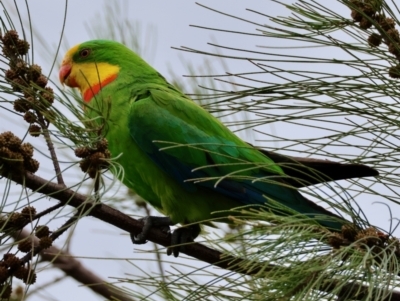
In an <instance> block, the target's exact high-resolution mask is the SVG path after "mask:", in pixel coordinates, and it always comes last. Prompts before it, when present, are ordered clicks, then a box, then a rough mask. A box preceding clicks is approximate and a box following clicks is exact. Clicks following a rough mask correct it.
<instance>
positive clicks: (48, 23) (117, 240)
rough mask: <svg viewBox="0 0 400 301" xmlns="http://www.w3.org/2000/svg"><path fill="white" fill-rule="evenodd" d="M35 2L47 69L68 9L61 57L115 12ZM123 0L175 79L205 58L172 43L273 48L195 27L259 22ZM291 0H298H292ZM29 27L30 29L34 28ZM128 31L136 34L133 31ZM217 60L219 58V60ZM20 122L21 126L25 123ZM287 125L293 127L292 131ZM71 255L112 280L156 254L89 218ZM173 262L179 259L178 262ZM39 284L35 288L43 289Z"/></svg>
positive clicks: (235, 1) (274, 11)
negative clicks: (145, 251)
mask: <svg viewBox="0 0 400 301" xmlns="http://www.w3.org/2000/svg"><path fill="white" fill-rule="evenodd" d="M4 2H5V3H6V6H7V8H8V10H9V13H10V14H11V16H12V18H13V19H14V22H18V19H17V18H16V17H15V16H16V12H17V11H16V10H15V8H14V1H11V0H8V1H4ZM27 2H28V3H29V11H30V18H31V20H32V24H33V28H34V30H35V31H36V32H37V33H39V34H40V36H41V37H43V38H44V40H45V41H46V43H47V45H46V46H45V47H43V44H41V43H40V42H39V41H38V40H34V47H36V49H38V52H35V62H37V63H38V64H39V65H41V66H42V67H43V68H44V70H50V67H51V66H52V62H53V59H54V55H55V49H56V46H57V45H58V42H59V40H60V34H61V32H62V26H63V22H64V14H65V9H67V19H66V23H65V30H64V36H63V43H62V47H61V54H60V55H62V54H63V52H64V51H65V50H66V48H67V45H69V46H73V45H75V44H78V43H81V42H83V41H86V40H89V39H92V38H93V35H92V34H90V32H88V30H87V28H92V27H93V23H94V22H98V23H103V24H106V22H107V20H108V19H107V14H108V13H109V9H106V3H110V2H111V1H98V0H86V1H82V0H70V1H68V2H63V1H54V0H32V1H27ZM116 2H118V3H124V4H123V5H121V8H123V9H122V11H121V18H123V17H127V18H128V19H131V20H132V22H137V23H138V24H140V25H141V29H142V32H141V36H140V38H139V40H140V41H141V42H142V43H145V44H146V45H147V47H148V50H146V49H145V50H144V51H143V53H142V55H143V56H144V57H145V59H147V60H148V61H149V62H150V63H151V64H152V65H153V66H154V67H155V68H156V69H157V70H159V71H160V72H161V73H162V74H164V75H166V76H167V77H168V76H169V74H170V71H171V70H173V72H174V73H175V74H178V75H183V74H187V73H188V70H187V68H186V67H185V66H184V64H182V59H183V60H186V61H188V62H190V63H191V64H193V66H194V67H195V68H201V67H202V64H203V62H204V57H202V56H201V55H197V54H188V53H184V52H181V51H177V50H174V49H172V47H180V46H187V47H191V48H195V49H201V50H206V51H212V50H213V47H212V46H210V45H207V43H209V42H216V43H218V44H221V45H225V46H232V47H242V48H248V49H253V50H257V48H256V46H257V45H270V44H271V43H272V40H271V39H269V40H268V39H266V38H260V37H247V36H243V35H237V34H236V35H234V34H229V33H222V32H217V31H209V30H205V29H199V28H194V27H191V26H190V25H200V26H205V27H216V28H222V29H229V30H236V31H241V32H243V31H245V32H254V33H259V32H257V31H256V29H257V28H258V26H256V25H254V24H250V23H246V22H243V21H240V20H237V19H234V18H230V17H227V16H223V15H221V14H218V13H215V12H213V11H210V10H208V9H205V8H203V7H201V6H199V5H196V4H195V2H194V1H189V0H174V1H160V0H146V1H143V0H131V1H112V2H111V3H116ZM283 2H292V1H289V0H287V1H283ZM17 3H18V5H19V12H20V14H21V16H22V19H23V20H24V22H26V21H27V18H28V14H27V11H26V9H25V1H17ZM200 3H201V4H202V5H205V6H209V7H212V8H213V9H216V10H220V11H223V12H225V13H227V14H232V15H235V16H238V17H241V18H247V19H249V20H252V21H254V22H257V23H261V24H264V23H268V22H269V20H268V18H266V17H265V16H261V15H257V14H255V13H252V12H249V11H246V8H250V9H253V10H255V11H259V12H262V13H264V14H267V15H272V16H279V15H287V14H288V12H287V10H285V8H284V7H283V6H281V5H278V4H276V3H275V2H273V1H270V0H247V1H239V0H224V1H222V0H221V1H215V0H201V1H200ZM334 8H337V9H338V10H339V11H343V13H346V14H349V12H348V11H347V10H346V11H345V10H344V8H341V7H340V6H339V5H337V6H336V5H334ZM105 26H106V25H105ZM25 29H26V30H27V28H25ZM126 34H127V35H129V32H128V33H126ZM211 60H214V59H213V58H211ZM59 63H60V62H59V61H57V62H56V65H55V68H54V69H53V72H52V75H51V78H52V79H54V80H56V79H57V74H58V66H59ZM243 64H244V63H243V62H238V61H235V60H230V61H229V62H227V66H228V69H229V70H226V69H224V68H223V67H222V66H221V65H220V64H219V63H218V62H217V61H216V60H215V66H214V67H215V68H216V70H218V71H219V72H221V73H222V72H224V71H231V72H235V71H240V70H243V68H249V69H251V67H250V64H249V63H248V64H249V66H247V65H246V66H244V65H243ZM246 64H247V63H246ZM46 68H47V69H46ZM0 114H1V113H0ZM0 118H1V117H0ZM17 123H19V121H18V122H17ZM24 126H25V125H24V124H20V125H19V128H20V133H24V131H25V129H24ZM11 129H12V130H14V129H16V128H15V121H13V120H10V119H5V122H1V123H0V132H3V131H6V130H11ZM273 130H274V131H278V132H279V134H281V135H282V134H283V133H284V132H283V131H285V129H282V130H281V129H273ZM286 130H287V131H288V132H290V129H286ZM39 145H40V144H39ZM42 147H44V146H42ZM40 172H42V175H46V173H49V172H51V166H47V167H43V169H42V167H41V171H40ZM73 180H74V179H70V181H73ZM47 205H48V204H47V203H44V204H42V206H43V208H45V207H46V206H47ZM375 208H376V207H375ZM130 213H132V212H130ZM371 216H372V214H371ZM372 218H373V221H374V222H376V223H379V222H381V223H382V224H381V225H382V226H384V225H387V220H385V221H381V220H380V219H379V218H376V219H374V216H372ZM62 222H63V219H62V218H59V219H58V225H59V224H61V223H62ZM62 241H63V240H60V241H58V242H57V246H59V247H62V243H61V242H62ZM149 245H150V244H149ZM146 248H151V245H150V246H143V247H142V246H140V247H139V249H146ZM70 252H71V253H73V254H74V255H76V256H77V257H78V258H79V257H90V258H93V259H82V261H83V262H84V263H85V265H86V266H87V267H89V268H91V269H93V270H94V271H95V272H96V273H98V274H99V275H100V276H101V277H103V278H105V279H106V278H107V277H124V275H125V274H135V273H140V272H139V271H138V270H137V268H135V267H134V266H132V265H128V264H126V263H125V262H124V259H126V258H134V259H135V262H138V261H137V259H139V258H154V255H152V254H150V255H146V254H141V253H140V252H138V251H134V246H132V244H131V243H130V240H129V238H128V236H127V235H126V234H125V233H122V232H121V231H119V230H118V229H116V228H113V227H111V226H107V225H105V224H104V223H102V222H99V221H96V220H94V219H92V218H84V219H82V220H81V221H80V222H79V224H78V226H77V229H76V230H75V234H74V236H73V240H72V243H71V247H70ZM96 257H99V258H115V259H113V260H100V259H96ZM170 260H171V262H172V263H173V262H174V260H175V259H170ZM141 267H142V268H144V269H146V270H147V271H149V272H151V270H152V269H154V270H156V269H157V267H156V265H154V264H152V263H150V262H147V261H142V262H141ZM61 275H62V273H60V272H58V271H54V270H49V271H48V272H44V273H39V275H38V285H40V284H43V283H46V282H47V281H50V280H51V279H52V278H53V277H55V276H61ZM35 286H36V285H35ZM35 286H34V287H33V288H35ZM60 289H62V294H60ZM46 291H47V293H48V294H49V295H51V296H52V297H53V299H49V300H59V301H67V300H68V301H69V300H86V301H91V300H102V298H101V297H99V296H97V295H94V294H93V293H92V292H91V291H90V290H88V289H85V288H82V287H78V284H77V283H75V282H74V281H73V280H69V279H67V280H63V281H62V282H60V283H59V284H57V285H53V286H50V287H49V288H48V289H46ZM77 296H79V299H77ZM31 300H35V301H36V300H45V299H44V298H43V296H37V297H35V298H32V299H31Z"/></svg>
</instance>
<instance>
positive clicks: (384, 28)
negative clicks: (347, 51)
mask: <svg viewBox="0 0 400 301" xmlns="http://www.w3.org/2000/svg"><path fill="white" fill-rule="evenodd" d="M350 4H351V8H352V10H351V17H352V18H353V20H354V22H356V23H359V26H360V28H362V29H368V28H371V27H374V28H375V29H376V30H377V31H378V33H372V34H371V35H370V36H369V38H368V44H369V45H370V46H371V47H378V46H379V45H381V43H382V42H383V43H384V44H386V45H387V47H388V50H389V52H390V53H391V54H393V55H394V56H395V57H396V59H397V60H398V61H399V62H400V35H399V31H398V30H397V29H396V28H395V27H396V22H395V21H394V20H393V18H388V17H386V16H384V15H383V14H382V13H380V9H381V6H382V1H379V0H351V1H350ZM389 76H390V77H392V78H400V64H398V65H396V66H392V67H390V68H389Z"/></svg>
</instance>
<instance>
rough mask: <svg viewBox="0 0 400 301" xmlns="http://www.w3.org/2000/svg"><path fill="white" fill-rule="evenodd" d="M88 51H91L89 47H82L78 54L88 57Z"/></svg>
mask: <svg viewBox="0 0 400 301" xmlns="http://www.w3.org/2000/svg"><path fill="white" fill-rule="evenodd" d="M90 52H91V51H90V49H88V48H85V49H82V50H81V51H80V52H79V55H80V57H82V58H85V57H88V56H89V54H90Z"/></svg>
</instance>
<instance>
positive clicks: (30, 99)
mask: <svg viewBox="0 0 400 301" xmlns="http://www.w3.org/2000/svg"><path fill="white" fill-rule="evenodd" d="M0 42H2V50H3V54H4V56H5V57H6V58H8V60H9V67H10V69H8V70H7V71H5V79H6V80H7V81H8V82H9V83H10V85H11V87H12V89H13V90H14V91H16V92H21V93H22V94H23V97H21V98H18V99H17V100H15V101H14V110H15V111H17V112H19V113H23V114H24V120H25V121H26V122H27V123H29V124H30V126H29V133H30V134H31V135H32V136H34V137H37V136H39V135H40V134H41V128H42V127H43V126H46V125H45V124H43V121H42V122H41V120H40V118H39V115H38V114H41V115H44V116H46V111H47V109H48V108H49V107H50V106H51V105H52V103H53V102H54V92H53V89H51V88H50V87H46V86H47V83H48V80H47V78H46V76H44V75H43V74H42V68H41V67H40V66H38V65H35V64H33V65H28V64H27V63H26V62H25V60H24V59H23V56H25V55H26V54H27V53H28V50H29V47H30V46H29V43H28V42H27V41H25V40H22V39H19V36H18V33H17V32H16V31H15V30H9V31H7V32H6V33H5V34H4V35H3V36H1V37H0ZM43 120H45V118H44V119H43Z"/></svg>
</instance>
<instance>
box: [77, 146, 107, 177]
mask: <svg viewBox="0 0 400 301" xmlns="http://www.w3.org/2000/svg"><path fill="white" fill-rule="evenodd" d="M75 155H76V156H77V157H78V158H82V159H83V160H82V161H81V162H80V167H81V169H82V171H83V172H87V173H88V175H89V177H91V178H93V179H94V178H96V175H97V173H98V172H99V171H100V170H102V169H106V168H108V166H109V160H108V159H110V157H111V153H110V151H109V150H108V142H107V139H105V138H103V139H101V140H100V141H99V142H97V144H96V147H95V148H91V147H87V146H83V147H78V148H77V149H76V150H75Z"/></svg>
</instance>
